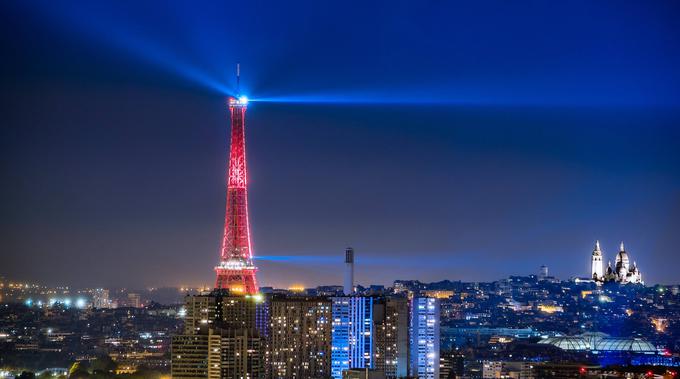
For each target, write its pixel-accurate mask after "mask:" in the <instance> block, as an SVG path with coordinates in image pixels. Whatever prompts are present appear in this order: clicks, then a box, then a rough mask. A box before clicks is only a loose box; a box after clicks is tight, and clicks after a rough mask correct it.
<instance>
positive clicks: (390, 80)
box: [0, 0, 680, 287]
mask: <svg viewBox="0 0 680 379" xmlns="http://www.w3.org/2000/svg"><path fill="white" fill-rule="evenodd" d="M678 19H680V3H678V2H677V1H636V2H626V1H611V2H606V1H583V2H579V1H569V2H556V1H535V2H532V1H524V2H518V1H512V2H511V1H499V2H488V1H472V2H455V1H454V2H452V1H412V2H401V1H396V2H395V1H389V2H365V1H362V2H351V1H350V2H341V3H338V6H333V7H331V6H329V5H328V2H325V1H310V2H287V1H271V2H264V1H242V2H238V3H231V4H227V2H221V1H220V2H217V1H215V2H207V1H206V2H193V1H186V2H176V3H175V2H167V1H159V2H148V1H141V2H137V1H135V2H119V1H116V2H110V3H107V2H103V1H102V2H100V1H95V2H92V1H87V2H78V1H30V0H29V1H14V2H11V1H3V2H1V3H0V41H1V46H2V54H0V73H1V75H2V76H1V77H2V91H1V92H0V96H1V99H0V100H1V104H2V105H1V107H2V109H1V112H0V125H1V130H2V132H1V133H2V134H1V135H0V136H1V138H0V154H1V155H0V157H1V162H2V166H0V170H1V171H0V173H1V178H2V186H1V187H0V197H1V199H2V208H0V209H1V210H2V218H1V220H2V228H1V230H0V249H1V250H0V251H1V253H0V259H1V261H0V276H5V277H6V278H11V279H19V280H31V281H39V282H43V283H48V284H69V285H87V286H127V287H134V286H147V285H155V286H162V285H199V284H212V283H213V281H214V272H213V270H212V268H213V266H214V265H215V264H216V263H217V260H218V254H219V253H218V252H219V244H220V241H221V233H222V228H223V218H224V205H225V170H226V159H227V149H228V142H229V141H228V118H227V116H228V115H227V110H226V107H225V96H227V95H229V94H233V92H234V89H235V78H234V66H235V63H236V62H237V61H240V62H241V66H242V89H243V92H244V93H245V94H247V95H248V96H249V97H250V98H252V99H254V100H256V101H253V102H251V104H250V106H249V110H248V114H247V149H248V151H247V153H248V160H249V161H248V163H249V170H250V171H249V179H250V189H249V196H250V198H249V205H250V211H251V214H250V215H251V229H252V232H253V245H254V251H255V254H256V255H257V256H258V257H259V258H258V260H257V261H256V264H257V265H258V266H259V267H260V272H259V280H260V282H261V284H262V285H274V286H288V285H290V284H292V283H302V284H305V285H307V286H312V285H317V284H340V283H341V272H342V271H341V269H342V267H343V266H342V265H343V264H342V262H343V257H344V254H343V252H344V248H345V247H346V246H350V245H351V246H353V247H354V248H355V249H356V255H357V261H358V268H357V278H358V281H359V283H361V284H371V283H379V284H389V283H391V282H392V281H393V280H394V279H420V280H424V281H435V280H442V279H451V280H470V281H481V280H495V279H500V278H503V277H506V276H507V275H510V274H532V273H537V272H538V268H539V266H540V265H541V264H546V265H548V266H549V267H550V270H551V273H552V274H554V275H556V276H558V277H560V278H564V279H566V278H569V277H573V276H587V275H589V259H590V252H591V251H592V248H593V244H594V242H595V240H596V239H599V240H600V241H601V243H602V247H603V250H604V253H605V260H610V259H611V260H612V261H613V260H614V255H615V254H616V251H617V247H618V244H619V242H620V241H621V240H624V241H625V242H626V247H627V250H628V251H629V253H630V254H631V257H632V259H633V260H635V261H637V263H638V265H639V266H640V268H641V270H642V274H643V279H644V280H645V281H646V282H647V283H648V284H653V283H666V284H669V283H679V282H680V268H678V264H680V263H678V262H680V261H679V260H678V257H679V256H680V248H679V246H680V70H679V69H678V68H679V67H680V48H679V47H680V23H679V22H678Z"/></svg>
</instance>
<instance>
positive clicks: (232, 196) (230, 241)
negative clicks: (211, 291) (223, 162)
mask: <svg viewBox="0 0 680 379" xmlns="http://www.w3.org/2000/svg"><path fill="white" fill-rule="evenodd" d="M247 105H248V100H247V98H245V97H239V98H238V99H237V98H230V99H229V111H230V113H231V147H230V152H229V173H228V179H227V210H226V215H225V221H224V237H223V239H222V251H221V254H220V263H219V265H217V267H215V272H216V274H217V278H216V280H215V288H218V289H229V290H231V291H232V292H234V293H245V294H250V295H253V294H255V293H257V290H258V287H257V280H256V278H255V273H256V271H257V268H256V267H255V265H254V264H253V255H252V253H253V252H252V249H251V244H250V226H249V221H248V188H247V187H248V177H247V166H246V140H245V116H246V107H247Z"/></svg>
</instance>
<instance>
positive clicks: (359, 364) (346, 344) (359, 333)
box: [331, 296, 374, 379]
mask: <svg viewBox="0 0 680 379" xmlns="http://www.w3.org/2000/svg"><path fill="white" fill-rule="evenodd" d="M331 300H332V302H333V305H332V316H333V322H332V331H331V341H332V342H331V345H332V347H331V376H332V377H333V378H335V379H341V378H342V372H343V370H347V369H350V368H366V367H368V368H373V361H372V359H371V358H372V354H373V351H374V350H373V343H374V333H373V298H371V297H363V296H343V297H333V298H331Z"/></svg>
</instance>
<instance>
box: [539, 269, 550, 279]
mask: <svg viewBox="0 0 680 379" xmlns="http://www.w3.org/2000/svg"><path fill="white" fill-rule="evenodd" d="M547 278H548V266H546V265H543V266H541V269H540V270H539V272H538V280H539V281H543V280H546V279H547Z"/></svg>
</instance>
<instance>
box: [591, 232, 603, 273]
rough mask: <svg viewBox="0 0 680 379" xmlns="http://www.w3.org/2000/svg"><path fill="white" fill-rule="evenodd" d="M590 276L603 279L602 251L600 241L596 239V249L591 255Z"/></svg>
mask: <svg viewBox="0 0 680 379" xmlns="http://www.w3.org/2000/svg"><path fill="white" fill-rule="evenodd" d="M590 277H591V279H593V280H596V281H597V280H603V278H604V266H603V263H602V251H601V250H600V241H595V249H593V254H592V255H591V257H590Z"/></svg>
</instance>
